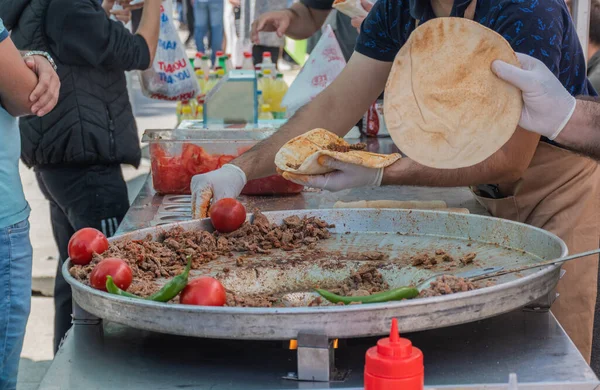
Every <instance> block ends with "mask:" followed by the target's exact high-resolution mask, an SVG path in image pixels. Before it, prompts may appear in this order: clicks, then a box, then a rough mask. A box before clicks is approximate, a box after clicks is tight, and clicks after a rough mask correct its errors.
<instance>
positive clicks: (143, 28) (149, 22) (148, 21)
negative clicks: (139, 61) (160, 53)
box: [136, 0, 161, 64]
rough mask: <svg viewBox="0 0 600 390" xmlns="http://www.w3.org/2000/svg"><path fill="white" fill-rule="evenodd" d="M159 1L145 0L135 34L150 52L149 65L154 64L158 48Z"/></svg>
mask: <svg viewBox="0 0 600 390" xmlns="http://www.w3.org/2000/svg"><path fill="white" fill-rule="evenodd" d="M160 8H161V0H146V1H145V2H144V9H143V11H142V19H141V21H140V26H139V27H138V29H137V32H136V34H139V35H141V36H142V37H144V39H145V40H146V43H147V44H148V49H149V50H150V64H152V62H154V55H155V54H156V47H157V46H158V33H159V30H160Z"/></svg>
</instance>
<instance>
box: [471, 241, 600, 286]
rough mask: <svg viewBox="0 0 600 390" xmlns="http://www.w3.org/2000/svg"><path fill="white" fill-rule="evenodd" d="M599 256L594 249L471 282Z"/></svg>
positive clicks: (497, 273) (496, 273) (523, 266)
mask: <svg viewBox="0 0 600 390" xmlns="http://www.w3.org/2000/svg"><path fill="white" fill-rule="evenodd" d="M597 254H600V248H598V249H594V250H591V251H587V252H581V253H576V254H574V255H569V256H565V257H561V258H558V259H552V260H544V261H539V262H537V263H533V264H526V265H522V266H520V267H516V268H511V269H508V270H506V271H504V270H501V271H498V272H494V273H491V274H485V275H479V276H477V277H475V278H472V279H471V281H472V282H476V281H478V280H483V279H489V278H494V277H496V276H501V275H506V274H512V273H515V272H521V271H525V270H528V269H532V268H537V267H544V266H547V265H556V264H563V263H566V262H567V261H570V260H575V259H580V258H582V257H586V256H593V255H597Z"/></svg>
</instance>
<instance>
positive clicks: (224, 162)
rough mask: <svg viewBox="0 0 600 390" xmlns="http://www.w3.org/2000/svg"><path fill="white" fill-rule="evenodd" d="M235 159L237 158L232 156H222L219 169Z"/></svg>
mask: <svg viewBox="0 0 600 390" xmlns="http://www.w3.org/2000/svg"><path fill="white" fill-rule="evenodd" d="M233 159H235V156H230V155H228V154H224V155H222V156H221V157H219V168H221V167H222V166H223V165H225V164H227V163H228V162H230V161H231V160H233Z"/></svg>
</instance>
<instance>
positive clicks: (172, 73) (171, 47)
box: [139, 0, 200, 101]
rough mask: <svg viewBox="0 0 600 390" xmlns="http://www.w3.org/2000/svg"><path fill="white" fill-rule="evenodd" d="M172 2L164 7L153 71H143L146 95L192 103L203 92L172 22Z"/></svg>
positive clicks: (141, 72)
mask: <svg viewBox="0 0 600 390" xmlns="http://www.w3.org/2000/svg"><path fill="white" fill-rule="evenodd" d="M172 15H173V12H172V9H171V1H169V0H166V1H163V3H162V5H161V7H160V33H159V36H158V48H157V49H156V55H155V56H154V62H153V63H152V66H151V67H150V69H147V70H144V71H140V74H139V76H140V77H139V78H140V82H141V84H142V92H143V93H144V95H145V96H147V97H149V98H151V99H159V100H173V101H175V100H190V99H192V98H193V97H194V96H196V95H197V94H198V93H200V85H199V84H198V80H197V79H196V74H195V73H194V68H193V67H192V64H191V63H190V61H189V59H188V58H187V55H186V53H185V47H184V46H183V44H182V43H181V40H180V39H179V35H178V34H177V29H176V28H175V25H174V24H173V21H172V20H171V18H172Z"/></svg>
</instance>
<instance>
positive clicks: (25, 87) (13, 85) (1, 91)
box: [0, 39, 37, 116]
mask: <svg viewBox="0 0 600 390" xmlns="http://www.w3.org/2000/svg"><path fill="white" fill-rule="evenodd" d="M0 52H2V56H3V57H2V61H1V62H2V66H4V67H5V69H11V72H8V73H5V74H4V75H3V76H2V77H0V103H1V104H2V107H4V108H5V109H6V111H7V112H8V113H9V114H10V115H12V116H23V115H30V114H32V112H31V106H32V104H33V103H32V102H31V101H30V100H29V96H30V95H31V92H33V90H34V88H35V86H36V84H37V76H36V75H35V73H34V72H33V71H32V70H31V69H29V68H28V67H27V65H25V62H24V61H23V59H22V54H23V53H21V52H19V51H18V50H17V49H16V47H15V46H14V44H13V43H12V41H11V40H10V39H6V40H4V41H3V42H2V43H1V44H0Z"/></svg>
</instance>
